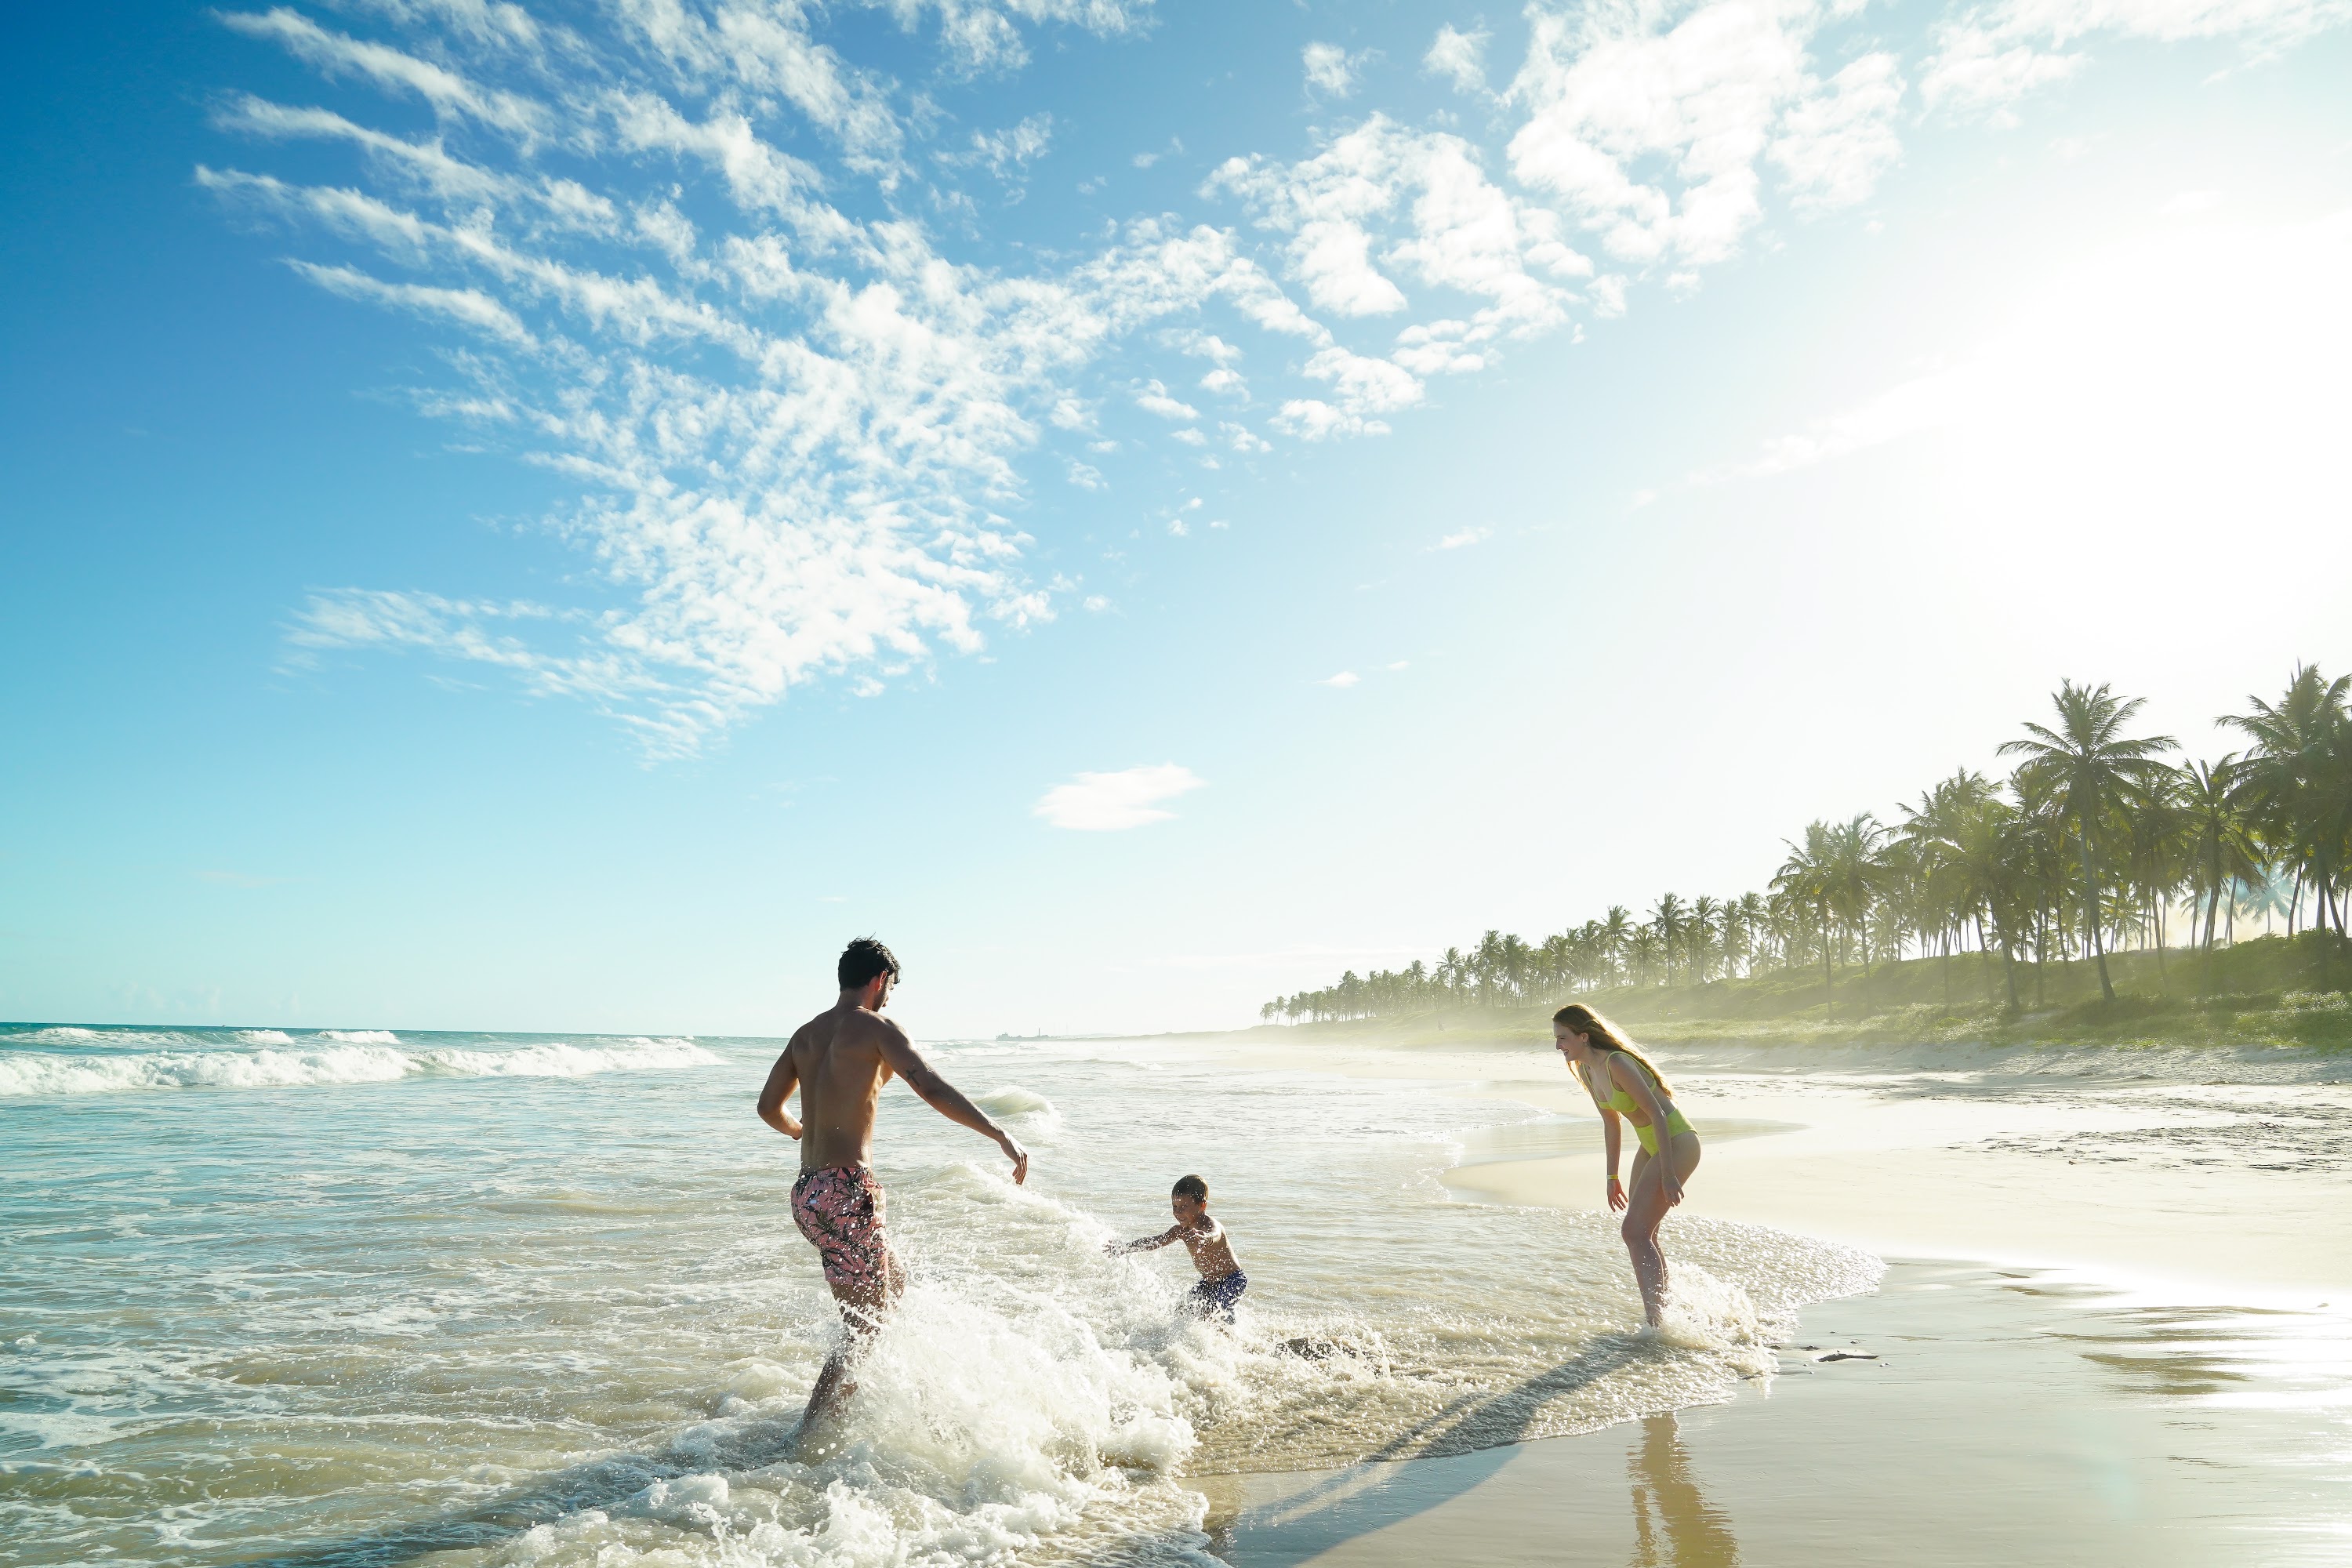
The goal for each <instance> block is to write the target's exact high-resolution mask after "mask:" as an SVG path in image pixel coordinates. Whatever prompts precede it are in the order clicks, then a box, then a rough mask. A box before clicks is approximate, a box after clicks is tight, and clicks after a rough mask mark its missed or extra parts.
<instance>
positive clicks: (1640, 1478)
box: [1625, 1415, 1739, 1568]
mask: <svg viewBox="0 0 2352 1568" xmlns="http://www.w3.org/2000/svg"><path fill="white" fill-rule="evenodd" d="M1625 1468H1626V1471H1627V1473H1628V1474H1629V1475H1631V1476H1632V1477H1633V1557H1632V1558H1631V1559H1630V1561H1631V1563H1632V1564H1633V1568H1734V1565H1735V1564H1737V1563H1738V1561H1739V1542H1738V1540H1737V1539H1736V1538H1735V1537H1734V1536H1733V1535H1732V1533H1731V1516H1730V1515H1728V1514H1727V1513H1725V1512H1724V1511H1723V1510H1721V1509H1719V1508H1717V1507H1715V1506H1714V1505H1713V1504H1711V1503H1709V1502H1708V1501H1707V1500H1706V1492H1705V1491H1704V1490H1703V1489H1701V1488H1700V1487H1699V1484H1698V1482H1697V1481H1696V1479H1694V1478H1693V1475H1692V1470H1691V1462H1690V1455H1689V1453H1688V1452H1687V1451H1685V1449H1684V1447H1683V1444H1682V1438H1681V1436H1680V1435H1679V1433H1678V1432H1677V1431H1676V1428H1675V1418H1674V1417H1673V1416H1672V1415H1653V1416H1651V1417H1650V1418H1649V1419H1648V1420H1646V1421H1644V1422H1643V1423H1642V1436H1641V1437H1640V1439H1639V1440H1638V1441H1637V1442H1635V1444H1634V1445H1633V1452H1632V1453H1631V1454H1630V1455H1629V1456H1628V1457H1627V1461H1626V1467H1625Z"/></svg>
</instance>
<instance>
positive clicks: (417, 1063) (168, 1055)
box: [0, 1037, 719, 1096]
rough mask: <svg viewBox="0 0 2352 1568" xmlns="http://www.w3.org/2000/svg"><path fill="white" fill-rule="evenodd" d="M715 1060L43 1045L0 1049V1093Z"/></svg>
mask: <svg viewBox="0 0 2352 1568" xmlns="http://www.w3.org/2000/svg"><path fill="white" fill-rule="evenodd" d="M387 1038H389V1037H387ZM718 1062H719V1058H718V1057H716V1056H714V1055H712V1054H711V1053H710V1052H709V1051H707V1050H704V1049H703V1048H702V1047H699V1046H698V1045H696V1044H694V1043H693V1042H692V1041H690V1040H675V1039H669V1040H653V1039H635V1040H628V1041H624V1042H622V1043H620V1044H617V1045H605V1046H574V1045H569V1044H563V1043H560V1042H551V1043H545V1044H535V1045H530V1046H523V1047H514V1048H509V1049H506V1050H478V1049H469V1048H467V1047H442V1048H438V1049H430V1050H416V1051H410V1050H397V1049H394V1048H393V1047H388V1046H383V1045H335V1046H323V1047H310V1048H307V1049H293V1050H285V1049H279V1048H278V1047H270V1046H265V1047H261V1048H260V1049H257V1050H249V1051H248V1050H210V1051H149V1052H142V1053H141V1054H139V1055H136V1056H121V1057H84V1056H68V1055H65V1054H62V1053H58V1052H48V1051H42V1052H25V1053H11V1054H8V1055H5V1056H0V1096H14V1095H67V1094H119V1093H123V1092H127V1091H134V1090H141V1089H290V1088H299V1087H303V1086H308V1085H321V1084H351V1083H390V1082H394V1081H396V1080H398V1079H404V1078H408V1077H411V1076H413V1075H415V1076H430V1077H437V1078H584V1077H587V1076H589V1075H590V1074H593V1073H602V1072H644V1071H648V1070H655V1069H660V1068H688V1067H710V1066H715V1065H717V1063H718Z"/></svg>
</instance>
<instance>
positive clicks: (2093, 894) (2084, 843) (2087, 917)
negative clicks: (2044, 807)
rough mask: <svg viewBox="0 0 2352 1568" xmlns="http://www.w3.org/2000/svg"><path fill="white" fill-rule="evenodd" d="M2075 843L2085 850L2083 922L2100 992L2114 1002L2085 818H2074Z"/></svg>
mask: <svg viewBox="0 0 2352 1568" xmlns="http://www.w3.org/2000/svg"><path fill="white" fill-rule="evenodd" d="M2074 843H2075V846H2076V847H2078V848H2080V849H2081V850H2082V852H2083V923H2084V925H2085V926H2088V927H2089V928H2090V931H2091V956H2092V957H2093V958H2095V959H2096V960H2097V961H2098V965H2099V994H2100V995H2101V996H2103V997H2105V999H2106V1000H2108V1001H2110V1002H2112V1001H2114V1000H2115V999H2116V987H2115V983H2114V982H2113V981H2111V980H2109V979H2108V978H2107V950H2106V946H2105V943H2103V942H2100V940H2099V883H2098V868H2097V867H2096V866H2095V864H2094V863H2093V862H2092V859H2091V836H2090V834H2089V833H2088V832H2087V831H2085V830H2084V826H2083V819H2082V818H2081V817H2080V816H2077V817H2076V818H2075V819H2074Z"/></svg>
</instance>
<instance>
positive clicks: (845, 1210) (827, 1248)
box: [760, 936, 1029, 1433]
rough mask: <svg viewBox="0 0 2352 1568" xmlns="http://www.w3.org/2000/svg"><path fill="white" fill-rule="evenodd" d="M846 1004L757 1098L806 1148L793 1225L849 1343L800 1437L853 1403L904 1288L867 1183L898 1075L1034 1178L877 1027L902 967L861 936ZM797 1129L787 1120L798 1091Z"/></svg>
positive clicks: (813, 1025) (828, 1362)
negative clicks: (862, 1370) (869, 1338)
mask: <svg viewBox="0 0 2352 1568" xmlns="http://www.w3.org/2000/svg"><path fill="white" fill-rule="evenodd" d="M839 978H840V981H841V1000H840V1001H838V1002H836V1003H835V1004H834V1005H832V1006H831V1007H829V1008H827V1009H825V1011H824V1012H822V1013H819V1014H818V1015H817V1016H815V1017H814V1018H811V1019H810V1020H809V1021H808V1022H807V1023H805V1024H803V1025H802V1026H800V1028H799V1029H798V1030H797V1031H795V1032H794V1033H793V1037H792V1040H791V1042H790V1043H789V1044H788V1045H786V1046H785V1047H784V1052H783V1055H782V1056H780V1057H778V1058H776V1065H775V1066H774V1067H773V1068H770V1069H769V1072H768V1081H767V1083H766V1085H765V1086H764V1087H762V1088H761V1090H760V1120H761V1121H764V1122H766V1123H767V1124H768V1125H769V1126H771V1127H772V1128H774V1129H775V1130H776V1131H779V1132H781V1133H782V1134H783V1135H784V1136H785V1137H787V1138H797V1139H799V1140H800V1145H801V1176H800V1180H799V1181H797V1182H794V1183H793V1220H794V1222H795V1223H797V1224H798V1225H799V1226H800V1227H801V1234H802V1235H803V1236H805V1237H808V1238H809V1241H810V1242H811V1243H812V1244H813V1245H814V1247H816V1251H817V1257H818V1258H819V1259H820V1260H821V1261H822V1262H823V1263H824V1282H825V1283H826V1284H827V1285H829V1286H831V1287H832V1289H833V1299H834V1300H835V1301H836V1302H838V1303H839V1304H840V1307H841V1317H842V1321H843V1322H844V1323H845V1324H847V1325H848V1328H849V1332H850V1343H849V1344H848V1345H847V1346H846V1347H845V1348H844V1349H842V1350H839V1351H835V1352H834V1353H833V1354H832V1355H831V1356H829V1357H827V1358H826V1359H825V1363H824V1371H823V1372H821V1373H818V1374H817V1380H816V1386H815V1387H814V1388H813V1389H811V1390H810V1391H809V1402H808V1410H807V1412H806V1413H805V1414H804V1415H803V1416H802V1417H801V1430H802V1431H803V1433H806V1432H808V1431H810V1430H811V1429H812V1425H813V1424H814V1422H815V1421H816V1420H817V1419H818V1418H819V1417H821V1416H824V1415H828V1414H830V1413H831V1411H832V1409H833V1407H834V1406H835V1405H836V1404H837V1403H838V1402H839V1401H840V1400H841V1399H842V1398H843V1397H845V1396H846V1395H847V1394H848V1393H849V1387H848V1386H846V1385H845V1384H843V1381H842V1380H843V1378H844V1377H845V1375H846V1374H847V1373H848V1370H849V1363H850V1361H851V1359H852V1358H853V1357H854V1355H855V1353H856V1351H857V1350H858V1349H859V1348H860V1345H861V1342H863V1341H864V1339H865V1338H866V1335H868V1334H870V1333H872V1332H873V1331H874V1330H876V1329H877V1328H878V1327H880V1326H881V1321H882V1317H883V1314H884V1313H886V1312H887V1311H888V1310H889V1308H890V1303H891V1302H893V1301H895V1300H898V1293H899V1292H900V1291H901V1290H903V1289H905V1288H906V1276H905V1275H904V1274H903V1273H902V1272H901V1271H900V1270H899V1268H898V1259H897V1258H893V1257H892V1256H891V1255H890V1242H889V1237H887V1235H886V1234H885V1233H884V1228H883V1226H884V1219H885V1215H884V1209H885V1205H884V1202H883V1198H882V1184H881V1183H879V1182H877V1181H876V1180H875V1179H874V1167H873V1163H872V1160H873V1154H874V1103H875V1101H876V1100H878V1099H879V1098H880V1097H881V1094H882V1086H883V1085H884V1084H886V1083H887V1082H889V1081H890V1076H891V1074H893V1073H896V1074H897V1075H898V1077H900V1078H903V1079H906V1080H907V1087H908V1088H909V1089H913V1090H914V1091H915V1092H916V1093H917V1094H918V1095H919V1096H921V1097H922V1100H923V1102H924V1103H925V1104H927V1105H929V1107H930V1108H931V1109H932V1110H936V1111H938V1112H939V1113H940V1115H941V1116H944V1117H946V1118H947V1119H948V1120H949V1121H953V1122H956V1123H959V1124H960V1125H961V1126H965V1127H969V1128H971V1130H972V1131H975V1132H977V1133H979V1134H980V1135H981V1136H982V1137H983V1138H989V1139H993V1140H994V1141H995V1142H996V1146H997V1147H998V1148H1000V1149H1002V1150H1003V1151H1004V1157H1005V1158H1006V1159H1008V1160H1010V1161H1012V1162H1013V1181H1014V1182H1015V1183H1016V1184H1017V1183H1020V1182H1024V1181H1026V1180H1027V1179H1028V1176H1029V1152H1028V1151H1027V1150H1026V1149H1024V1148H1023V1147H1021V1145H1020V1144H1018V1143H1016V1142H1013V1137H1012V1135H1011V1134H1010V1133H1008V1132H1006V1131H1004V1130H1003V1128H1001V1127H999V1126H997V1124H996V1123H995V1122H993V1121H990V1120H989V1119H988V1116H987V1114H986V1113H985V1112H984V1111H982V1110H981V1109H980V1108H979V1107H978V1106H976V1105H974V1104H972V1102H971V1100H966V1099H965V1098H964V1097H963V1096H962V1095H961V1093H959V1092H958V1091H957V1089H956V1088H955V1086H954V1085H953V1084H950V1082H948V1080H947V1079H943V1078H941V1077H940V1075H939V1073H938V1072H937V1071H935V1070H934V1069H933V1068H932V1067H931V1064H930V1063H929V1062H927V1061H925V1060H924V1059H923V1057H922V1053H921V1052H919V1051H918V1050H916V1049H915V1047H914V1046H913V1044H912V1043H911V1042H909V1041H908V1038H907V1035H906V1031H905V1030H903V1029H901V1028H899V1027H898V1025H896V1024H894V1023H892V1022H891V1021H890V1020H889V1019H887V1018H885V1017H883V1016H881V1008H882V1005H883V1004H884V1003H885V1002H887V1001H888V1000H889V999H890V987H891V986H892V985H894V984H897V983H898V960H897V959H895V958H893V957H891V956H890V950H889V949H888V948H887V947H884V946H883V945H882V944H881V943H880V942H876V941H875V940H874V939H873V938H872V937H867V936H861V937H859V938H858V939H857V940H856V942H851V943H850V944H849V946H848V948H847V950H846V951H845V952H843V953H842V955H841V963H840V966H839ZM795 1087H797V1088H798V1089H800V1093H801V1120H800V1121H793V1119H792V1117H791V1116H790V1115H789V1114H788V1113H786V1111H785V1110H784V1101H785V1100H789V1099H790V1098H792V1093H793V1089H794V1088H795Z"/></svg>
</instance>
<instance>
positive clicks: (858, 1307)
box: [801, 1244, 907, 1433]
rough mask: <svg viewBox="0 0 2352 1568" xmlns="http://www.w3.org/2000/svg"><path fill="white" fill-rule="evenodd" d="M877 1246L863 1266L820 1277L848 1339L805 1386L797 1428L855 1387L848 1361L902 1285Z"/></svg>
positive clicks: (894, 1262)
mask: <svg viewBox="0 0 2352 1568" xmlns="http://www.w3.org/2000/svg"><path fill="white" fill-rule="evenodd" d="M877 1250H878V1252H879V1255H880V1256H879V1257H878V1258H876V1259H875V1260H874V1261H873V1262H872V1263H871V1264H870V1265H869V1266H868V1267H866V1268H862V1269H859V1270H856V1272H854V1273H853V1272H851V1271H849V1270H843V1271H842V1273H843V1277H842V1278H840V1279H827V1280H826V1281H825V1283H826V1284H828V1285H829V1286H831V1287H832V1289H833V1300H834V1302H835V1305H836V1306H838V1307H840V1309H841V1321H842V1326H843V1327H844V1328H845V1329H847V1330H848V1331H849V1342H847V1343H846V1344H845V1345H843V1346H842V1347H841V1348H840V1349H839V1350H837V1351H835V1352H833V1353H832V1354H831V1355H829V1356H827V1357H825V1358H824V1370H823V1371H822V1372H820V1373H817V1374H816V1386H815V1387H814V1388H812V1389H810V1390H809V1400H808V1408H807V1409H805V1410H803V1412H802V1413H801V1430H802V1431H803V1433H806V1432H808V1431H810V1430H811V1429H812V1428H813V1427H814V1424H815V1423H816V1422H817V1421H819V1420H829V1419H831V1418H832V1416H833V1415H835V1414H836V1413H837V1412H838V1411H839V1409H840V1405H841V1402H842V1401H844V1400H845V1399H847V1398H848V1397H849V1396H850V1395H851V1394H855V1393H856V1392H857V1384H855V1383H852V1382H849V1381H848V1377H849V1368H850V1364H851V1363H853V1362H855V1361H856V1359H857V1358H858V1357H859V1356H860V1355H861V1354H863V1353H864V1352H865V1350H866V1343H867V1342H869V1341H870V1340H871V1339H872V1338H873V1336H874V1334H875V1332H876V1331H877V1330H879V1329H880V1328H881V1327H882V1320H883V1319H884V1318H885V1317H887V1315H888V1314H889V1310H890V1307H891V1304H892V1303H893V1302H895V1301H897V1300H898V1297H899V1296H900V1294H901V1293H903V1292H904V1291H905V1289H906V1288H907V1277H906V1273H905V1271H904V1270H902V1269H901V1268H899V1267H898V1258H897V1257H895V1256H894V1255H893V1254H892V1253H891V1251H890V1248H889V1247H888V1246H887V1244H885V1245H884V1246H882V1247H879V1248H878V1249H877ZM829 1272H830V1271H829Z"/></svg>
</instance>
